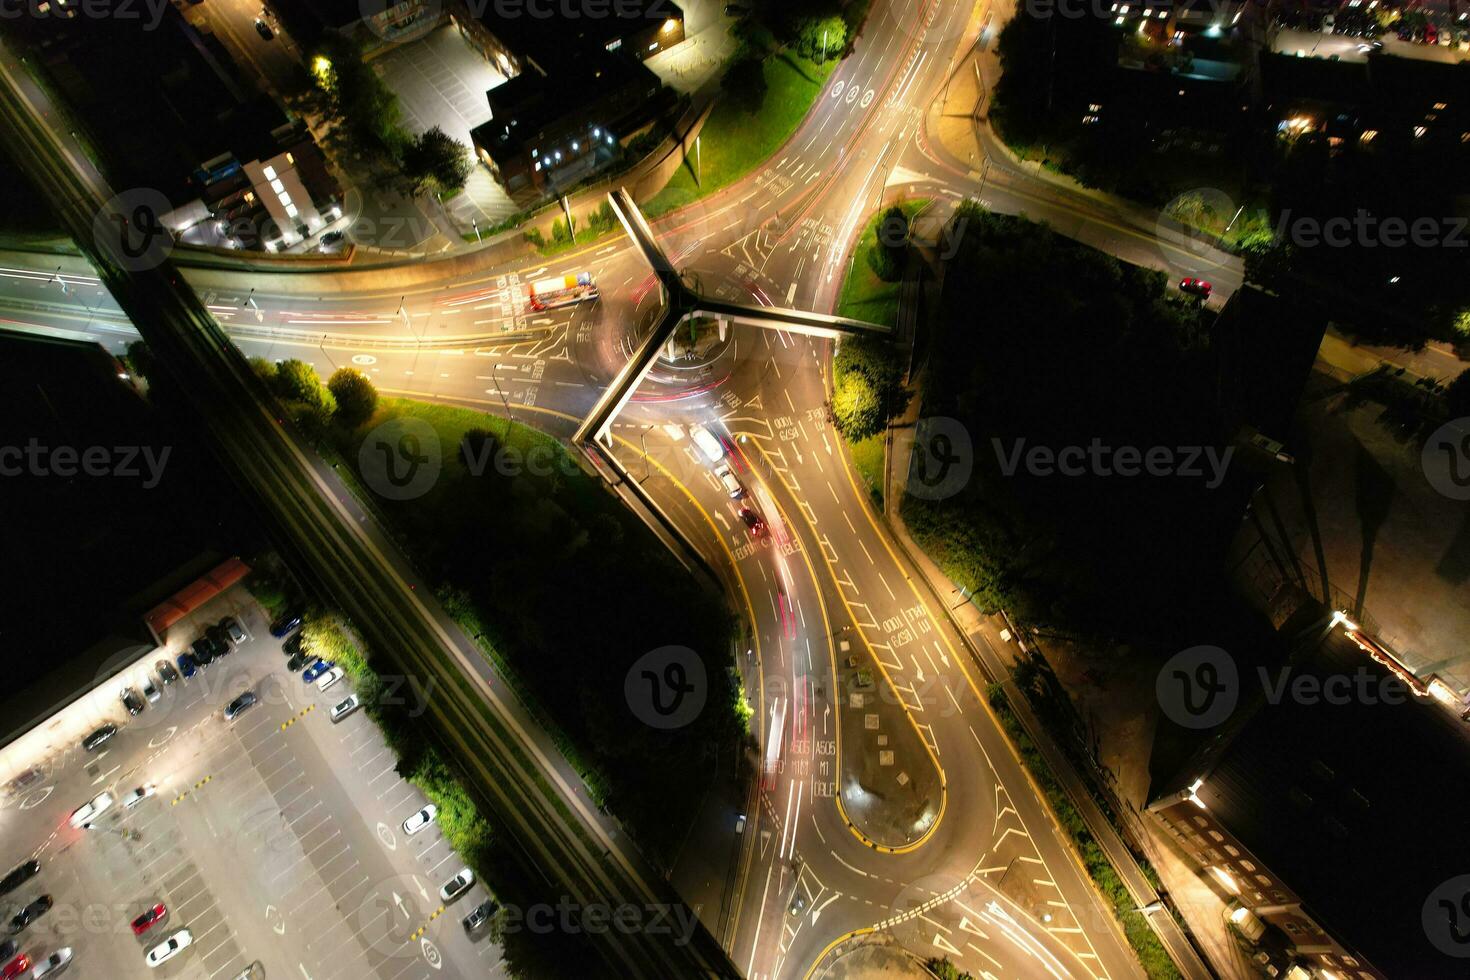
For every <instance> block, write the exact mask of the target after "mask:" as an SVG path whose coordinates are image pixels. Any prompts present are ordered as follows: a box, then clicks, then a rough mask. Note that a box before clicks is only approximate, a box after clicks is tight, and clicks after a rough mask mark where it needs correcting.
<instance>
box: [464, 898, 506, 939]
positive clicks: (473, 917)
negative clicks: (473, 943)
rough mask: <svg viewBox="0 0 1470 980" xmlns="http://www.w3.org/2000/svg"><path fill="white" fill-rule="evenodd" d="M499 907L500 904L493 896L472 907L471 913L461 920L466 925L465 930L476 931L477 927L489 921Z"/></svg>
mask: <svg viewBox="0 0 1470 980" xmlns="http://www.w3.org/2000/svg"><path fill="white" fill-rule="evenodd" d="M498 908H500V905H499V904H498V903H497V902H496V901H495V900H494V899H493V898H491V899H486V900H485V901H483V902H481V903H480V904H479V905H476V906H475V907H474V908H472V909H470V914H469V915H467V916H465V917H464V918H463V919H461V920H460V923H461V924H462V925H463V926H464V931H465V932H474V931H475V930H476V929H478V928H480V927H481V926H483V925H484V924H485V923H487V922H489V921H490V916H492V915H494V914H495V910H496V909H498Z"/></svg>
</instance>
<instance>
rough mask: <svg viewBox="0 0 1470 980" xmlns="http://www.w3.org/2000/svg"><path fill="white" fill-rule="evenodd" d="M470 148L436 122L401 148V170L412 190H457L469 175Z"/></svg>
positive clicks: (462, 185)
mask: <svg viewBox="0 0 1470 980" xmlns="http://www.w3.org/2000/svg"><path fill="white" fill-rule="evenodd" d="M470 168H471V163H470V151H469V149H468V148H466V147H465V145H464V144H463V143H461V142H459V141H458V140H455V139H453V138H452V137H450V136H449V135H448V134H446V133H445V132H444V130H442V129H440V128H439V127H438V126H435V127H433V128H432V129H429V130H426V131H425V132H423V133H421V134H419V137H418V138H417V139H415V140H413V141H412V142H410V143H409V144H408V145H407V146H405V147H404V150H403V173H404V175H405V176H406V177H408V179H409V180H410V181H412V182H413V185H414V188H415V190H417V191H419V192H422V191H424V190H426V189H428V188H430V187H437V188H438V189H439V190H440V191H457V190H459V189H461V188H462V187H464V185H465V182H466V181H468V180H469V179H470Z"/></svg>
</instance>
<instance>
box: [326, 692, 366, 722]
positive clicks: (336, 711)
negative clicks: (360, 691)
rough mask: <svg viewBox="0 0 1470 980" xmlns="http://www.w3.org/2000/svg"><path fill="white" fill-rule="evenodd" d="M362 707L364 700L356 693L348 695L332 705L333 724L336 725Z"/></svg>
mask: <svg viewBox="0 0 1470 980" xmlns="http://www.w3.org/2000/svg"><path fill="white" fill-rule="evenodd" d="M361 707H362V701H361V700H359V699H358V696H357V695H356V694H349V695H347V697H345V698H343V699H342V700H341V701H338V702H337V703H336V704H334V705H332V724H334V725H335V724H336V723H337V722H339V721H341V720H342V719H343V718H346V717H347V716H348V715H350V714H352V713H353V712H354V711H356V710H357V709H358V708H361Z"/></svg>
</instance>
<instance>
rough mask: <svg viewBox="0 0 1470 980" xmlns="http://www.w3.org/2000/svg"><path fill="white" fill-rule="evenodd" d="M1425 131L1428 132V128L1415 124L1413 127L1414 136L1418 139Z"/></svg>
mask: <svg viewBox="0 0 1470 980" xmlns="http://www.w3.org/2000/svg"><path fill="white" fill-rule="evenodd" d="M1427 132H1429V130H1427V129H1425V128H1424V127H1423V126H1415V127H1414V138H1415V139H1418V138H1419V137H1420V136H1423V135H1424V134H1425V133H1427Z"/></svg>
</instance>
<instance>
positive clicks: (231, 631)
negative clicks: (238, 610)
mask: <svg viewBox="0 0 1470 980" xmlns="http://www.w3.org/2000/svg"><path fill="white" fill-rule="evenodd" d="M219 628H220V629H222V630H224V631H225V636H226V637H227V638H228V639H229V641H230V642H231V643H233V644H235V645H236V646H239V645H240V644H241V643H244V642H245V640H246V639H247V636H246V633H245V627H243V626H241V625H240V621H239V620H238V619H236V618H235V617H234V616H226V617H225V618H224V619H222V620H220V621H219Z"/></svg>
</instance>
